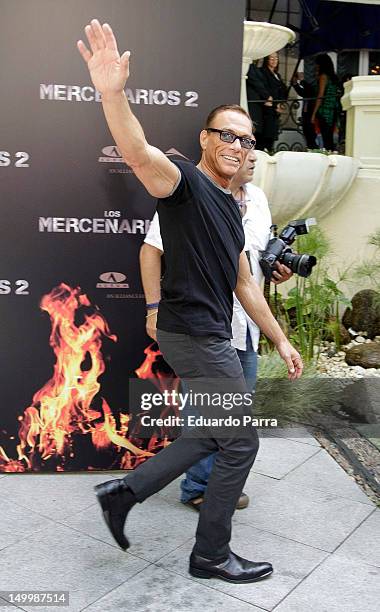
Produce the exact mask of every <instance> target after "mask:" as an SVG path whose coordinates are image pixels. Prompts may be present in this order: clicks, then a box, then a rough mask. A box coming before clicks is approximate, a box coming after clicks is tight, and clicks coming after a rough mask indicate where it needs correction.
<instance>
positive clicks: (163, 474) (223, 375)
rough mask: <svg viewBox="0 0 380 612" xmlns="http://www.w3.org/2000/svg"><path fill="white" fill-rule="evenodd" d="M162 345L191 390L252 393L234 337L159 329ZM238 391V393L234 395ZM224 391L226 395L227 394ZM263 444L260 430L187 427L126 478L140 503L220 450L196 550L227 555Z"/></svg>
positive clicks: (217, 412)
mask: <svg viewBox="0 0 380 612" xmlns="http://www.w3.org/2000/svg"><path fill="white" fill-rule="evenodd" d="M157 337H158V342H159V346H160V350H161V352H162V354H163V356H164V358H165V360H166V361H167V362H168V363H169V365H170V366H171V367H172V368H173V370H174V371H175V372H176V374H177V375H178V376H180V377H181V378H182V379H183V380H184V382H185V384H186V388H187V390H189V391H190V392H192V393H193V394H194V393H196V392H200V393H205V392H209V394H210V395H213V394H214V393H215V392H219V393H221V395H223V394H226V391H227V390H228V394H227V395H228V398H229V399H230V398H231V394H233V395H232V396H233V397H234V398H235V397H238V396H242V395H243V394H247V395H248V390H247V387H246V384H245V380H244V376H243V370H242V367H241V364H240V361H239V358H238V357H237V354H236V350H235V349H234V348H233V347H232V346H231V343H230V341H229V340H226V339H223V338H219V337H216V336H188V335H185V334H174V333H169V332H164V331H162V330H158V333H157ZM235 394H236V395H235ZM227 395H224V397H227ZM228 406H229V407H228V409H227V410H226V409H225V408H224V407H223V406H217V405H213V406H210V404H207V405H199V404H197V410H198V411H199V413H200V414H201V415H202V416H204V418H205V419H207V418H213V417H217V416H220V417H225V418H226V417H228V416H229V417H231V418H234V419H238V420H239V418H240V422H241V423H242V422H243V420H244V419H243V417H244V416H247V415H249V414H250V415H251V414H252V413H251V410H252V406H247V407H246V406H243V407H241V406H235V405H233V406H232V407H231V405H230V404H228ZM258 448H259V441H258V435H257V431H256V429H255V428H254V427H252V426H251V425H248V426H247V427H245V426H244V427H230V426H226V427H223V426H221V427H219V426H210V427H208V426H206V427H198V428H191V431H190V432H189V430H188V428H186V430H184V432H183V434H182V435H181V436H180V437H179V438H177V439H176V440H175V441H174V442H172V443H171V444H170V445H169V446H167V447H166V448H164V449H163V450H161V451H160V452H159V453H158V454H157V455H155V456H154V457H151V458H150V459H148V460H147V461H146V462H145V463H143V464H142V465H140V466H139V467H138V468H136V469H135V470H134V471H133V472H131V473H130V474H128V475H127V476H126V477H125V478H124V480H125V483H126V484H127V485H128V486H129V487H130V488H131V490H132V491H133V493H134V494H135V495H136V497H137V499H138V501H139V502H142V501H144V500H145V499H146V498H147V497H149V496H150V495H153V494H154V493H156V492H157V491H160V490H161V489H162V488H163V487H165V486H166V485H167V484H169V483H170V482H171V481H172V480H174V479H175V478H177V477H178V476H180V475H181V474H182V473H183V472H185V471H186V470H187V469H188V468H189V467H190V466H191V465H193V464H194V463H196V462H197V461H199V460H200V459H202V458H203V457H206V456H207V455H209V454H211V453H214V452H217V454H216V458H215V462H214V466H213V469H212V472H211V475H210V478H209V481H208V485H207V489H206V493H205V497H204V501H203V503H202V504H201V507H200V515H199V522H198V528H197V533H196V542H195V547H194V552H196V553H197V554H199V555H202V556H204V557H206V558H208V559H215V560H223V559H225V558H226V557H227V555H228V552H229V541H230V539H231V519H232V515H233V513H234V510H235V508H236V504H237V501H238V499H239V497H240V495H241V492H242V490H243V486H244V483H245V481H246V479H247V476H248V474H249V471H250V469H251V467H252V465H253V462H254V460H255V457H256V454H257V451H258Z"/></svg>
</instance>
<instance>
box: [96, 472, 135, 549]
mask: <svg viewBox="0 0 380 612" xmlns="http://www.w3.org/2000/svg"><path fill="white" fill-rule="evenodd" d="M94 490H95V493H96V497H97V498H98V501H99V503H100V505H101V507H102V512H103V517H104V520H105V522H106V524H107V526H108V529H109V530H110V532H111V533H112V535H113V537H114V538H115V540H116V542H117V543H118V544H119V546H120V548H122V549H123V550H126V549H127V548H129V542H128V540H127V538H126V537H125V535H124V525H125V521H126V518H127V515H128V512H129V511H130V509H131V508H132V507H133V506H134V505H135V503H136V502H137V499H136V497H135V495H134V493H133V492H132V491H131V489H129V488H128V487H127V486H126V485H125V484H124V482H123V480H118V479H115V480H108V481H107V482H103V483H102V484H99V485H97V486H96V487H94Z"/></svg>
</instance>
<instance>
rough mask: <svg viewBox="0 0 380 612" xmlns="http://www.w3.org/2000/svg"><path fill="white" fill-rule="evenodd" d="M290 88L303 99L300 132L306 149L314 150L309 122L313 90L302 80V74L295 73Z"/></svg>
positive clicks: (312, 124)
mask: <svg viewBox="0 0 380 612" xmlns="http://www.w3.org/2000/svg"><path fill="white" fill-rule="evenodd" d="M292 87H293V89H295V90H296V92H297V93H298V95H299V96H301V97H302V98H303V102H302V130H303V135H304V137H305V140H306V146H307V148H308V149H315V148H316V147H317V144H316V142H315V137H316V133H315V125H314V122H312V121H311V118H312V115H313V108H314V103H315V89H314V87H313V85H311V83H308V82H307V81H305V80H304V78H303V73H302V72H297V73H296V74H295V75H294V76H293V78H292Z"/></svg>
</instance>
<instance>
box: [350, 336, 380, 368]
mask: <svg viewBox="0 0 380 612" xmlns="http://www.w3.org/2000/svg"><path fill="white" fill-rule="evenodd" d="M346 363H348V365H351V366H361V367H362V368H380V344H379V343H378V342H371V343H370V344H357V345H356V346H353V347H352V348H350V349H348V351H347V352H346Z"/></svg>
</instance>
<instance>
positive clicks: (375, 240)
mask: <svg viewBox="0 0 380 612" xmlns="http://www.w3.org/2000/svg"><path fill="white" fill-rule="evenodd" d="M368 244H370V245H371V246H373V247H375V252H374V254H373V257H371V258H370V259H365V260H364V261H362V262H361V263H360V264H359V265H358V266H356V267H355V269H354V274H355V277H356V278H358V279H360V280H361V281H363V280H365V281H366V282H367V283H368V284H369V286H370V287H373V288H374V289H376V290H377V291H380V228H378V229H377V230H376V231H375V232H374V233H373V234H371V235H370V236H369V238H368Z"/></svg>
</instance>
